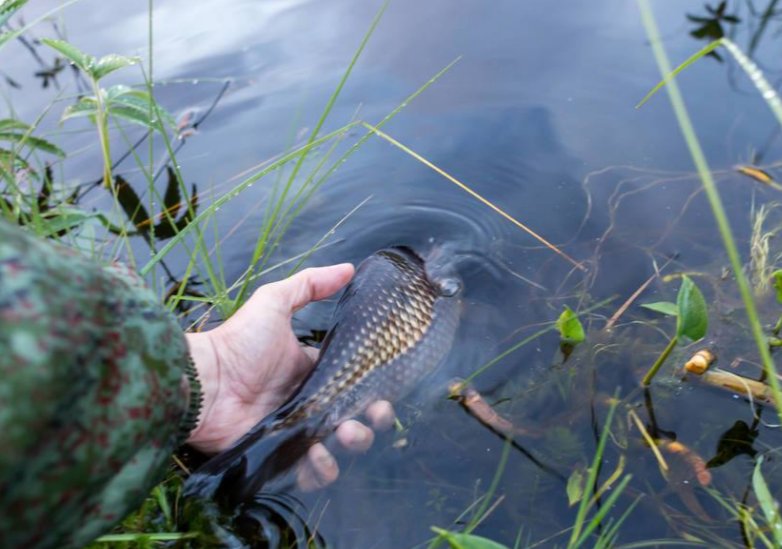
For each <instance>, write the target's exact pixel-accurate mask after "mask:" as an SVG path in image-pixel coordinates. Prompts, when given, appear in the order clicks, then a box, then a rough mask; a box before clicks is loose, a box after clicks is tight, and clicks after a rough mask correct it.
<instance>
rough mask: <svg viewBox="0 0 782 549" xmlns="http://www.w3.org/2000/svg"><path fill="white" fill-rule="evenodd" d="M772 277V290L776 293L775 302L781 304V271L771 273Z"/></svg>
mask: <svg viewBox="0 0 782 549" xmlns="http://www.w3.org/2000/svg"><path fill="white" fill-rule="evenodd" d="M771 276H773V277H774V290H776V292H777V302H778V303H782V269H780V270H778V271H774V272H773V273H771Z"/></svg>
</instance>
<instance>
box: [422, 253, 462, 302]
mask: <svg viewBox="0 0 782 549" xmlns="http://www.w3.org/2000/svg"><path fill="white" fill-rule="evenodd" d="M454 251H455V250H454V244H453V243H450V242H445V243H438V242H432V246H431V247H430V248H429V250H427V252H426V253H425V254H424V255H423V257H422V260H423V262H424V270H425V271H426V277H427V278H428V279H429V281H430V282H431V283H432V284H433V285H434V286H435V287H437V288H438V289H439V291H440V297H458V296H459V295H460V294H461V293H462V290H463V289H464V283H463V282H462V277H461V275H460V274H459V271H458V269H457V267H458V260H457V258H458V256H457V255H456V254H455V253H454Z"/></svg>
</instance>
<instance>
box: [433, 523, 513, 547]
mask: <svg viewBox="0 0 782 549" xmlns="http://www.w3.org/2000/svg"><path fill="white" fill-rule="evenodd" d="M432 530H433V531H434V532H435V533H437V534H438V535H439V536H440V539H444V540H445V541H447V542H448V546H449V547H450V548H451V549H508V548H507V546H505V545H502V544H500V543H497V542H496V541H492V540H490V539H488V538H484V537H481V536H475V535H473V534H461V533H458V532H449V531H448V530H443V529H442V528H437V527H434V526H433V527H432Z"/></svg>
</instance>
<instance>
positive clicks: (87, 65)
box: [41, 38, 95, 76]
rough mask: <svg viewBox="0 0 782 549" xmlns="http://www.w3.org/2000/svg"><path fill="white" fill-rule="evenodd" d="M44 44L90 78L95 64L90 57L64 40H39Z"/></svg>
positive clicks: (93, 59)
mask: <svg viewBox="0 0 782 549" xmlns="http://www.w3.org/2000/svg"><path fill="white" fill-rule="evenodd" d="M41 42H43V43H44V44H46V45H47V46H49V47H50V48H52V49H55V50H57V51H58V52H60V53H61V54H62V55H63V56H65V58H66V59H68V60H69V61H70V62H71V63H73V64H74V65H76V66H77V67H79V68H80V69H81V70H82V71H84V72H85V73H87V74H89V75H90V76H92V68H93V65H94V64H95V58H94V57H93V56H92V55H87V54H86V53H84V52H83V51H81V50H80V49H79V48H77V47H76V46H74V45H73V44H70V43H69V42H66V41H65V40H53V39H51V38H43V39H42V40H41Z"/></svg>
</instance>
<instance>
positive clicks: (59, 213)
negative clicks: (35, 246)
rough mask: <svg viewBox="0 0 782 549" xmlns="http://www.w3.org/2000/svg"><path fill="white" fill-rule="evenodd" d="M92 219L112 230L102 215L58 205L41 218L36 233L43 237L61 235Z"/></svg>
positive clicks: (111, 226) (109, 223)
mask: <svg viewBox="0 0 782 549" xmlns="http://www.w3.org/2000/svg"><path fill="white" fill-rule="evenodd" d="M93 219H94V220H96V221H98V222H100V224H101V225H103V226H104V227H106V228H108V229H112V228H114V226H113V225H112V224H111V222H110V221H109V220H108V218H107V217H106V216H105V215H103V214H102V213H99V212H88V211H85V210H82V209H79V208H74V207H73V206H65V205H62V204H60V205H58V206H57V207H56V208H53V209H51V210H49V211H48V212H46V215H45V216H43V217H42V218H41V221H40V223H41V225H40V226H39V227H37V229H36V232H37V233H38V234H39V235H40V236H43V237H49V236H54V235H57V234H63V233H66V232H68V231H71V230H73V229H75V228H76V227H79V226H81V225H84V224H85V223H86V222H88V221H90V220H93Z"/></svg>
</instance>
